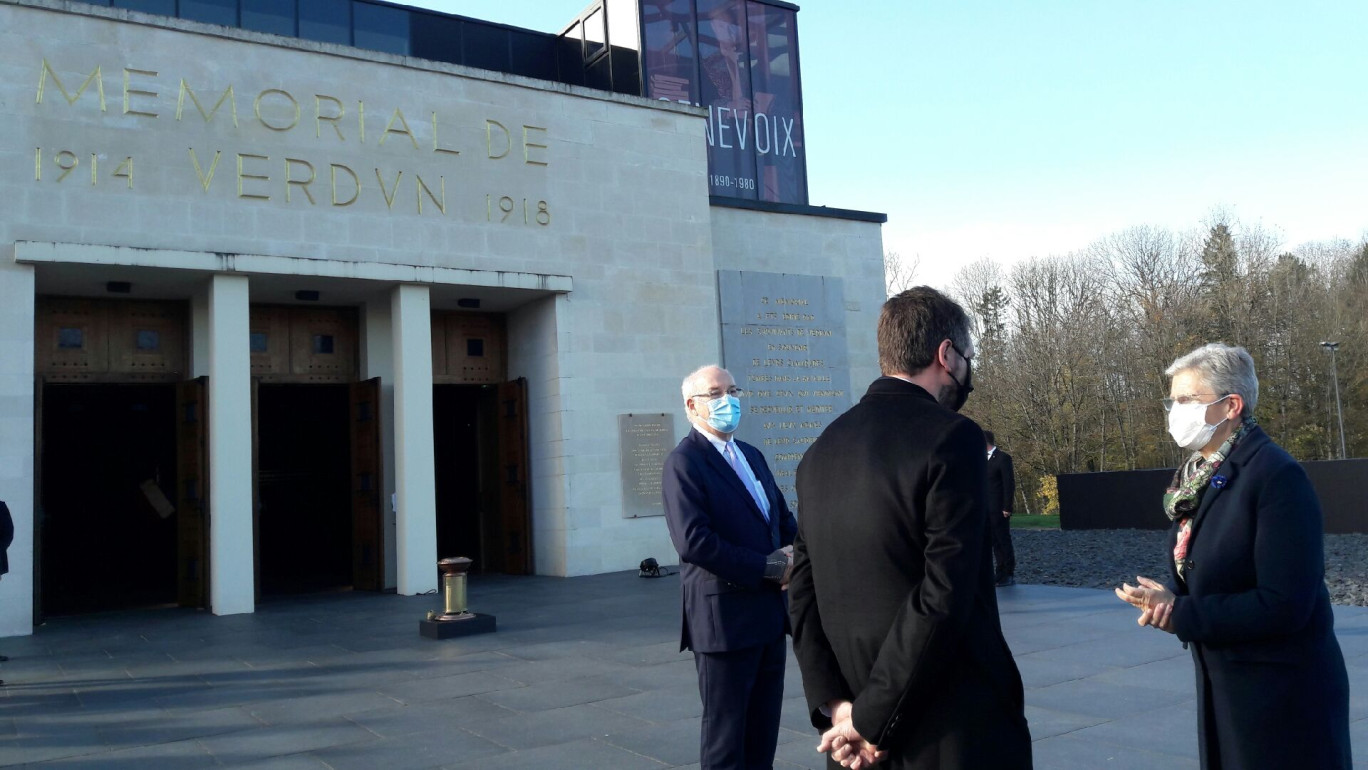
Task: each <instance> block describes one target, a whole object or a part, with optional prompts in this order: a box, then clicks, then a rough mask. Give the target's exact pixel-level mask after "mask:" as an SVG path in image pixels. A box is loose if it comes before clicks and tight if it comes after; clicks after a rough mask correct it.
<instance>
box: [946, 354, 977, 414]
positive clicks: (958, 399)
mask: <svg viewBox="0 0 1368 770" xmlns="http://www.w3.org/2000/svg"><path fill="white" fill-rule="evenodd" d="M950 347H951V348H953V349H954V351H955V352H956V353H959V357H960V358H963V359H964V367H965V374H964V382H960V381H959V378H958V377H956V376H955V373H954V372H947V373H948V374H949V375H950V379H952V380H954V381H955V385H956V386H957V387H958V388H959V390H958V392H956V393H955V400H954V401H953V402H951V403H949V404H946V406H949V407H950V409H951V410H952V411H955V412H958V411H959V410H960V409H963V408H964V402H966V401H968V400H969V394H970V393H973V392H974V365H973V363H971V362H970V361H969V357H968V356H966V355H964V354H963V353H960V349H959V348H957V347H955V343H953V342H952V343H950Z"/></svg>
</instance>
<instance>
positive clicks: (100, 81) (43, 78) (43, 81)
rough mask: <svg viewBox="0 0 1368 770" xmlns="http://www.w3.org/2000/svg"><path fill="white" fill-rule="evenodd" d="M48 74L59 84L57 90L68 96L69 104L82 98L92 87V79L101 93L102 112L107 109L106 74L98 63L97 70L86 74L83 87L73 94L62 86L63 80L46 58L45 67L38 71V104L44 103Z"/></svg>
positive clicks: (53, 81)
mask: <svg viewBox="0 0 1368 770" xmlns="http://www.w3.org/2000/svg"><path fill="white" fill-rule="evenodd" d="M48 75H51V76H52V83H53V85H55V86H57V90H58V91H61V92H62V96H63V97H65V98H66V100H67V104H68V105H74V104H75V103H76V100H77V99H80V98H81V94H83V93H85V90H86V89H87V88H89V87H90V83H91V81H94V82H95V90H96V91H97V92H98V93H99V94H100V112H105V111H106V108H105V93H104V75H102V74H101V70H100V67H99V66H98V65H97V66H96V67H95V70H94V71H93V72H91V73H90V74H89V75H87V76H86V79H85V81H84V82H82V83H81V87H80V88H78V89H76V93H75V95H72V94H69V93H67V90H66V89H65V88H63V87H62V81H61V80H60V79H59V78H58V77H57V72H56V70H54V69H52V65H50V64H48V60H47V59H46V58H44V59H43V68H42V70H41V71H39V73H38V101H37V103H38V104H42V103H43V89H44V88H45V87H46V86H47V79H48Z"/></svg>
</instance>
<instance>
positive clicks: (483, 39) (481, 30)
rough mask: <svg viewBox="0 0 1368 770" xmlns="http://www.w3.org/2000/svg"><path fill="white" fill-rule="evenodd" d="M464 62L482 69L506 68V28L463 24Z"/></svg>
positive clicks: (498, 69)
mask: <svg viewBox="0 0 1368 770" xmlns="http://www.w3.org/2000/svg"><path fill="white" fill-rule="evenodd" d="M465 63H466V65H468V66H471V67H479V68H480V69H483V70H494V71H495V72H506V71H507V70H508V30H506V29H503V28H501V27H492V26H489V25H487V24H472V23H467V24H466V25H465Z"/></svg>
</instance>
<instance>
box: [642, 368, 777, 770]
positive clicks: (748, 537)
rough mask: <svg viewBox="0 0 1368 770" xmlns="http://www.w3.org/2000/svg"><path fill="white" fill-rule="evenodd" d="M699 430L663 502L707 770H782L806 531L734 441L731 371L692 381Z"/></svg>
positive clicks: (761, 463) (673, 470) (749, 452)
mask: <svg viewBox="0 0 1368 770" xmlns="http://www.w3.org/2000/svg"><path fill="white" fill-rule="evenodd" d="M682 393H683V396H684V411H685V413H686V414H687V415H688V418H689V423H690V424H691V425H692V426H693V429H692V430H690V431H689V435H688V436H685V437H684V440H683V441H681V442H679V445H678V446H676V447H675V448H674V450H672V451H671V452H670V454H669V456H668V457H666V458H665V467H664V470H663V472H662V476H661V494H662V496H663V498H664V502H665V522H666V524H667V525H668V527H669V530H670V539H671V540H672V541H673V542H674V546H675V550H677V551H679V561H680V565H681V569H680V589H681V591H682V594H683V596H682V598H683V623H682V626H681V629H680V642H679V648H680V649H681V650H693V653H694V664H695V666H696V668H697V670H698V689H699V695H700V696H701V697H702V699H703V723H702V725H701V731H700V740H699V742H700V752H699V766H700V768H702V770H724V769H725V770H765V769H767V768H771V767H773V765H774V751H775V746H776V744H777V743H778V740H779V716H780V712H781V711H782V708H783V700H784V665H785V661H786V659H787V655H788V653H787V650H786V649H785V644H784V636H785V634H786V633H787V632H788V605H787V601H786V595H785V593H784V588H785V587H786V586H787V584H788V578H789V573H790V571H791V569H792V566H793V549H792V547H791V545H790V544H791V543H792V542H793V536H794V533H795V532H796V531H797V528H798V523H797V522H796V521H795V520H794V517H793V513H792V512H791V511H790V510H789V507H788V504H787V503H785V502H784V495H783V493H782V492H780V491H779V487H778V485H777V484H775V482H774V475H773V474H772V473H770V469H769V466H768V465H766V464H765V457H764V455H762V454H760V450H758V449H756V448H755V447H753V446H751V445H750V444H746V443H743V442H741V441H737V440H736V439H734V438H733V435H732V434H734V433H735V432H736V429H737V427H738V426H739V425H740V421H741V398H742V397H743V396H744V395H745V394H744V393H743V392H742V391H741V389H740V388H738V387H736V381H735V380H734V379H732V376H731V374H730V373H728V372H727V370H726V369H723V368H721V367H718V366H704V367H701V368H699V369H697V370H695V371H694V372H692V373H691V374H690V375H689V376H688V377H685V378H684V383H683V389H682Z"/></svg>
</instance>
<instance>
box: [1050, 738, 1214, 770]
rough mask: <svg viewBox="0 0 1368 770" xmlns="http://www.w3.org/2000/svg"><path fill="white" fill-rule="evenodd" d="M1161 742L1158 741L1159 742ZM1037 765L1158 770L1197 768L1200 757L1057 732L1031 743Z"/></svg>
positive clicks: (1054, 769)
mask: <svg viewBox="0 0 1368 770" xmlns="http://www.w3.org/2000/svg"><path fill="white" fill-rule="evenodd" d="M1159 742H1161V741H1156V743H1159ZM1031 755H1032V757H1033V759H1034V761H1035V766H1036V767H1039V768H1048V770H1098V768H1103V767H1105V768H1108V770H1113V769H1114V770H1155V769H1156V768H1164V769H1165V770H1168V769H1169V768H1183V769H1186V768H1192V769H1193V770H1196V768H1198V767H1200V765H1199V763H1198V762H1197V760H1196V759H1188V758H1186V757H1180V756H1176V755H1173V754H1166V753H1161V752H1157V751H1150V750H1146V749H1134V748H1128V747H1125V746H1116V745H1113V744H1110V743H1102V742H1099V741H1095V740H1088V739H1087V738H1083V737H1079V736H1077V735H1075V734H1073V733H1070V734H1068V735H1057V736H1054V737H1052V738H1045V739H1044V740H1038V741H1035V742H1033V743H1032V744H1031Z"/></svg>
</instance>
